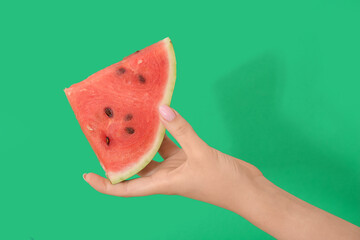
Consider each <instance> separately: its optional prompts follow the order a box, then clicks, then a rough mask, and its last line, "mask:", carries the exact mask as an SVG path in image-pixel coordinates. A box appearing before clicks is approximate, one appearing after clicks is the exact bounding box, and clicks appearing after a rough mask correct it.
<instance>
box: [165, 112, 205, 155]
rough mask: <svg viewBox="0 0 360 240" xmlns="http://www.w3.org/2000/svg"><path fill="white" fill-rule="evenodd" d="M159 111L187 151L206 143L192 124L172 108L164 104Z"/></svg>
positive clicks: (169, 128)
mask: <svg viewBox="0 0 360 240" xmlns="http://www.w3.org/2000/svg"><path fill="white" fill-rule="evenodd" d="M159 112H160V115H161V117H162V120H163V124H164V126H165V127H166V129H167V130H168V131H169V132H170V133H171V135H173V136H174V138H175V139H176V140H177V141H178V142H179V144H180V145H181V146H182V147H183V149H184V150H185V152H186V151H187V150H191V149H196V148H198V147H199V146H200V145H202V144H204V142H203V141H202V140H201V139H200V138H199V136H198V135H197V134H196V133H195V131H194V130H193V128H192V127H191V126H190V124H189V123H188V122H187V121H186V120H185V119H184V118H183V117H181V116H180V114H178V113H177V112H175V111H174V110H173V109H172V108H170V107H168V106H166V105H162V106H160V108H159Z"/></svg>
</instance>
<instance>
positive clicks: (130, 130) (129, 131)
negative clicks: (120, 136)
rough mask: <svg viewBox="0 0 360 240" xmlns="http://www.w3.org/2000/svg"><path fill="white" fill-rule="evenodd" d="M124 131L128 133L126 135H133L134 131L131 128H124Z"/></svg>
mask: <svg viewBox="0 0 360 240" xmlns="http://www.w3.org/2000/svg"><path fill="white" fill-rule="evenodd" d="M125 131H126V132H127V133H128V134H133V133H134V132H135V129H133V128H132V127H126V128H125Z"/></svg>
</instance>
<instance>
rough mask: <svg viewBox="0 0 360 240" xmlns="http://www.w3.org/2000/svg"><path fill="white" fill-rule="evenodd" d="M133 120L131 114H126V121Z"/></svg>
mask: <svg viewBox="0 0 360 240" xmlns="http://www.w3.org/2000/svg"><path fill="white" fill-rule="evenodd" d="M132 118H133V115H132V114H131V113H129V114H126V116H125V121H130V120H131V119H132Z"/></svg>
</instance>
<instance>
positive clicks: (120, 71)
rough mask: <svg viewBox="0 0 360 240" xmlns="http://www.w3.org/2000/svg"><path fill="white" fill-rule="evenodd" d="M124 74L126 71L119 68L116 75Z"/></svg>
mask: <svg viewBox="0 0 360 240" xmlns="http://www.w3.org/2000/svg"><path fill="white" fill-rule="evenodd" d="M125 72H126V69H125V68H119V69H118V70H117V73H118V74H119V75H121V74H124V73H125Z"/></svg>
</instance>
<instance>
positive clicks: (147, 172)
mask: <svg viewBox="0 0 360 240" xmlns="http://www.w3.org/2000/svg"><path fill="white" fill-rule="evenodd" d="M160 165H161V163H159V162H156V161H154V160H151V162H150V163H149V164H148V165H147V166H146V167H145V168H144V169H143V170H141V171H140V172H138V173H137V175H139V176H140V177H147V176H151V175H153V173H155V172H156V170H157V168H158V167H159V166H160Z"/></svg>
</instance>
